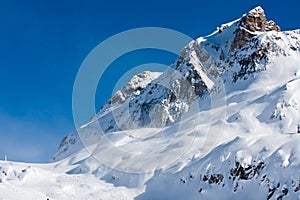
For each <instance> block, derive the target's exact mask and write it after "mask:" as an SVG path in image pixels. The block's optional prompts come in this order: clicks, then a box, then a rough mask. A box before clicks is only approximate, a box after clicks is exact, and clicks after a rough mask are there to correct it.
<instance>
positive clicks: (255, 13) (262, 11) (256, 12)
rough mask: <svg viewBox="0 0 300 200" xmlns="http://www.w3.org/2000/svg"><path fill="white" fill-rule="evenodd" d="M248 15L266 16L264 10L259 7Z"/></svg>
mask: <svg viewBox="0 0 300 200" xmlns="http://www.w3.org/2000/svg"><path fill="white" fill-rule="evenodd" d="M248 14H253V15H260V14H263V15H264V14H265V11H264V9H263V8H262V7H261V6H257V7H255V8H253V9H252V10H250V11H249V12H248Z"/></svg>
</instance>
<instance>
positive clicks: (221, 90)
mask: <svg viewBox="0 0 300 200" xmlns="http://www.w3.org/2000/svg"><path fill="white" fill-rule="evenodd" d="M299 87H300V30H294V31H281V30H280V28H279V26H278V25H276V23H275V22H273V21H267V19H266V16H265V13H264V10H263V9H262V8H261V7H256V8H254V9H253V10H251V11H250V12H249V13H247V14H245V15H243V16H242V17H241V18H239V19H237V20H235V21H233V22H230V23H228V24H224V25H222V26H220V27H218V28H217V30H216V31H215V32H214V33H212V34H210V35H209V36H206V37H200V38H198V39H196V40H194V41H191V42H190V43H189V44H188V45H187V46H186V47H185V48H183V50H182V52H181V55H180V57H179V58H178V59H177V60H176V61H175V62H174V63H173V64H172V65H171V66H170V69H169V70H166V71H165V72H163V73H157V72H148V71H147V72H143V73H141V74H138V75H136V76H134V77H133V78H132V79H131V80H130V81H129V82H128V83H127V84H126V85H125V86H124V87H123V88H122V89H121V90H119V91H117V92H116V93H115V94H114V95H113V96H112V97H111V98H110V99H109V100H108V101H107V103H106V104H105V105H104V106H103V107H102V109H101V110H100V111H99V113H98V114H97V115H96V116H94V117H93V118H92V119H91V121H90V122H89V123H88V124H86V125H83V126H82V127H81V128H79V129H78V130H77V131H76V132H74V133H71V134H69V135H67V136H66V137H65V138H64V139H63V140H62V142H61V144H60V146H59V149H58V151H57V153H56V154H55V155H54V156H53V163H51V164H47V165H36V164H26V163H10V162H7V161H6V162H5V161H3V162H0V169H1V170H0V172H1V175H0V191H3V192H0V199H1V198H4V199H6V198H10V197H11V196H9V195H11V192H14V193H16V194H17V195H19V197H22V196H23V197H24V195H28V197H29V198H31V199H34V198H50V199H63V198H68V199H82V198H83V199H299V198H300V191H299V190H300V173H299V170H300V146H299V144H300V134H299V133H300V113H299V110H300V92H299V90H298V88H299ZM99 124H100V126H99ZM42 183H43V184H42ZM49 188H50V189H49ZM29 189H30V190H33V191H32V192H30V194H27V190H29ZM5 191H8V193H5ZM50 191H51V192H50ZM30 195H31V196H30ZM12 199H13V197H12Z"/></svg>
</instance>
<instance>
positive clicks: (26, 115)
mask: <svg viewBox="0 0 300 200" xmlns="http://www.w3.org/2000/svg"><path fill="white" fill-rule="evenodd" d="M257 5H261V6H262V7H263V8H264V9H265V11H266V14H267V17H268V18H269V19H273V20H274V21H275V22H276V23H277V24H279V25H280V27H281V28H282V29H283V30H288V29H297V28H300V24H299V19H300V12H299V8H300V7H299V6H300V3H299V1H297V0H285V1H279V0H276V1H274V0H264V1H255V0H244V1H240V0H236V1H231V0H227V1H225V0H224V1H213V0H211V1H200V0H184V1H183V0H181V1H177V0H173V1H163V0H159V1H158V0H151V1H141V0H139V1H122V0H119V1H115V0H109V1H101V0H98V1H84V0H81V1H78V0H72V1H71V0H69V1H64V0H54V1H50V0H49V1H38V0H36V1H32V0H28V1H22V0H19V1H16V0H1V1H0V25H1V27H0V36H1V37H0V69H1V72H0V91H1V94H0V137H1V140H0V159H1V158H2V157H3V158H4V155H5V154H7V155H8V158H9V159H10V160H16V161H27V162H46V161H48V160H49V159H50V157H51V155H52V154H53V153H54V152H55V150H56V148H57V146H58V145H59V142H60V140H61V139H62V137H63V136H64V135H66V134H67V133H68V132H71V131H72V130H73V129H74V125H73V121H72V120H73V119H72V87H73V82H74V79H75V76H76V73H77V70H78V69H79V67H80V64H81V62H82V61H83V60H84V58H85V57H86V56H87V54H88V53H89V52H90V51H91V50H92V49H93V48H94V47H95V46H97V45H98V44H99V43H100V42H101V41H103V40H105V39H106V38H108V37H110V36H112V35H114V34H117V33H119V32H121V31H125V30H128V29H132V28H137V27H147V26H155V27H165V28H170V29H174V30H177V31H180V32H182V33H185V34H187V35H189V36H190V37H192V38H197V37H199V36H205V35H207V34H209V33H211V32H212V31H214V30H215V28H216V27H217V26H219V25H220V24H222V23H225V22H229V21H232V20H234V19H236V18H239V17H240V16H241V15H242V14H243V13H246V12H247V11H249V10H250V9H252V8H253V7H255V6H257ZM174 58H175V57H174V55H171V54H168V53H165V52H159V51H143V52H134V53H132V54H130V55H127V56H124V57H121V58H120V59H118V60H117V61H116V62H115V63H114V64H113V65H112V66H110V68H109V70H108V71H107V73H106V76H105V78H104V79H103V80H101V82H100V85H101V84H103V85H106V86H107V85H114V84H115V81H117V80H118V78H119V77H120V76H121V75H122V73H124V72H126V71H127V70H129V69H130V67H131V66H135V65H137V64H143V63H149V62H159V63H163V64H169V63H171V62H172V60H173V59H174ZM120 66H122V67H121V68H120ZM116 67H119V69H120V70H116ZM116 72H118V73H116ZM111 93H112V88H110V87H105V90H101V93H97V95H96V101H97V108H100V106H101V105H102V104H103V103H104V102H105V100H106V99H107V98H108V97H109V96H110V95H111Z"/></svg>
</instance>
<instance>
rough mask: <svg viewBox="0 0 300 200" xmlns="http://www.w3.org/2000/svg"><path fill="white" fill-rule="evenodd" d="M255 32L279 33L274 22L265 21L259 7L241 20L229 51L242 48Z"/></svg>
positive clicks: (278, 28) (262, 11) (263, 13)
mask: <svg viewBox="0 0 300 200" xmlns="http://www.w3.org/2000/svg"><path fill="white" fill-rule="evenodd" d="M256 31H258V32H265V31H276V32H279V31H280V27H279V26H278V25H276V24H275V22H274V21H272V20H270V21H267V18H266V16H265V12H264V10H263V9H262V8H261V7H260V6H258V7H256V8H254V9H253V10H251V11H250V12H249V13H247V14H246V15H244V16H243V17H242V18H241V20H240V22H239V28H238V29H237V30H236V33H235V38H234V41H233V43H232V45H231V47H230V49H231V51H233V50H234V49H236V48H241V47H243V46H244V44H246V42H247V41H249V40H250V39H251V38H252V37H254V36H255V35H256V33H255V32H256Z"/></svg>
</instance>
